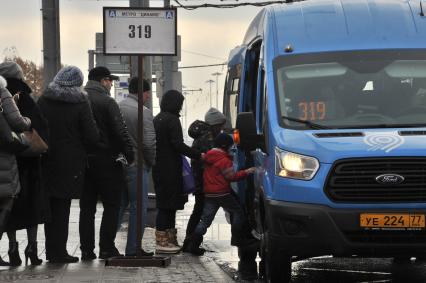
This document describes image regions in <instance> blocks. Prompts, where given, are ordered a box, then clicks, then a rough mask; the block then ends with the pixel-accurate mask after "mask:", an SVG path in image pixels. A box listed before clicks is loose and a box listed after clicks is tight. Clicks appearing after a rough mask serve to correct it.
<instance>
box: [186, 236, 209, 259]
mask: <svg viewBox="0 0 426 283" xmlns="http://www.w3.org/2000/svg"><path fill="white" fill-rule="evenodd" d="M202 242H203V236H201V235H198V234H195V233H194V234H193V235H192V236H191V239H190V241H189V243H188V245H187V247H186V249H185V251H186V252H189V253H191V254H193V255H196V256H201V255H203V254H204V252H205V251H206V250H205V249H203V248H200V245H201V243H202Z"/></svg>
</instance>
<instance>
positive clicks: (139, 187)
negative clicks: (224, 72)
mask: <svg viewBox="0 0 426 283" xmlns="http://www.w3.org/2000/svg"><path fill="white" fill-rule="evenodd" d="M137 160H138V169H137V170H138V172H137V178H138V179H137V182H136V184H137V190H136V196H137V201H136V212H137V214H136V255H137V256H142V247H141V244H142V229H143V227H142V186H143V177H144V176H143V56H142V55H139V56H138V156H137Z"/></svg>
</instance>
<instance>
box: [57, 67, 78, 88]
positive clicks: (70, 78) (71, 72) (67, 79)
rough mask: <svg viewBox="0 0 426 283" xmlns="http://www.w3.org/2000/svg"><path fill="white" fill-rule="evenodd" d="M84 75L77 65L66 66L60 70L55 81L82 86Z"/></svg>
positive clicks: (59, 83) (64, 84) (69, 85)
mask: <svg viewBox="0 0 426 283" xmlns="http://www.w3.org/2000/svg"><path fill="white" fill-rule="evenodd" d="M83 80H84V76H83V73H82V72H81V70H80V69H79V68H77V67H75V66H66V67H64V68H62V69H61V70H59V72H58V73H57V74H56V76H55V78H54V79H53V81H54V82H55V83H56V84H58V85H60V86H68V87H73V86H82V85H83Z"/></svg>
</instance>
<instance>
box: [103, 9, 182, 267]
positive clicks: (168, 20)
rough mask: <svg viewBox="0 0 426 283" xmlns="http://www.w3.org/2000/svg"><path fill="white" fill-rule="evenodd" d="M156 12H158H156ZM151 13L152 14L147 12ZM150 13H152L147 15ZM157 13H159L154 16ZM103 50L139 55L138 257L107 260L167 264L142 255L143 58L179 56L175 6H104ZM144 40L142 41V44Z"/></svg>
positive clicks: (110, 262) (118, 263) (111, 263)
mask: <svg viewBox="0 0 426 283" xmlns="http://www.w3.org/2000/svg"><path fill="white" fill-rule="evenodd" d="M154 11H155V12H154ZM148 12H149V13H148ZM147 14H149V16H146V15H147ZM155 15H156V16H155ZM103 21H104V32H103V35H104V40H103V43H104V53H105V54H106V55H123V56H124V55H137V58H138V130H137V135H138V137H137V144H138V149H137V163H138V164H137V174H136V176H137V180H136V186H137V189H136V190H137V191H136V197H137V200H136V205H137V207H136V211H137V215H136V256H125V257H115V258H110V259H108V260H106V263H105V265H108V266H126V267H131V266H134V267H139V266H162V267H165V266H168V265H170V263H171V258H170V257H168V256H143V255H142V248H141V244H142V232H143V230H142V229H144V227H142V209H144V207H142V197H143V196H142V194H143V183H144V182H143V178H144V176H143V107H144V104H143V69H144V68H143V61H144V57H143V56H146V55H170V56H173V55H176V52H177V51H176V50H177V28H176V26H177V10H176V8H126V7H104V8H103ZM142 43H143V44H142Z"/></svg>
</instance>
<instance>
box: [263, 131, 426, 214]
mask: <svg viewBox="0 0 426 283" xmlns="http://www.w3.org/2000/svg"><path fill="white" fill-rule="evenodd" d="M399 130H402V129H368V130H362V132H363V133H364V134H365V136H364V137H337V138H317V137H315V136H314V134H315V133H319V132H321V133H324V131H295V130H289V129H281V130H278V131H276V132H275V134H274V137H273V142H272V143H273V144H275V145H276V147H279V148H283V149H285V150H287V151H291V152H294V153H299V154H303V155H307V156H313V157H315V158H317V159H318V160H319V162H320V168H319V170H318V172H317V173H316V175H315V177H314V178H313V179H312V180H310V181H301V180H294V179H288V178H282V177H278V176H275V172H274V170H275V169H274V162H273V154H271V155H270V157H269V158H270V161H269V162H267V163H266V164H263V167H264V169H265V170H266V171H268V175H269V176H265V177H266V178H267V179H269V180H272V181H268V182H265V183H264V184H263V186H264V188H265V193H266V196H267V197H268V198H271V199H274V200H282V201H289V202H300V203H309V204H323V205H327V206H329V207H333V208H426V203H388V204H383V203H380V204H375V203H368V204H360V203H356V204H348V203H345V204H343V203H334V202H332V201H331V200H330V199H329V198H328V197H327V196H326V195H325V193H324V191H323V188H324V186H325V182H326V179H327V174H328V173H329V171H330V169H331V166H332V164H333V163H334V162H335V161H336V160H339V159H345V158H366V157H410V156H416V157H419V156H423V157H424V156H426V149H425V144H426V136H400V135H399V134H398V131H399ZM409 130H416V129H413V128H410V129H409ZM418 130H424V129H418ZM352 131H354V130H352ZM327 132H334V133H337V132H345V133H347V132H350V131H348V130H340V131H339V130H333V131H327ZM357 132H359V131H357ZM375 136H381V137H388V138H389V139H391V140H393V141H394V142H393V143H392V144H391V146H390V147H385V145H383V146H381V145H380V144H375V143H374V140H376V139H374V138H373V137H375Z"/></svg>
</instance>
